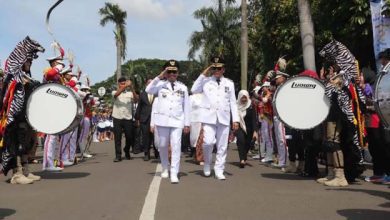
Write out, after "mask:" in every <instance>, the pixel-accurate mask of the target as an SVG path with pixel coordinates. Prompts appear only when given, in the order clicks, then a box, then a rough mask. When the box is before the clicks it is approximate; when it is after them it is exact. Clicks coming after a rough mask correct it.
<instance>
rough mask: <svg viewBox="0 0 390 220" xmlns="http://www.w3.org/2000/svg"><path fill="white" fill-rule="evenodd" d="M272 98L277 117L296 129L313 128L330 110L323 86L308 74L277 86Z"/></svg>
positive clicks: (322, 120)
mask: <svg viewBox="0 0 390 220" xmlns="http://www.w3.org/2000/svg"><path fill="white" fill-rule="evenodd" d="M273 100H274V101H273V105H274V109H275V114H276V115H277V117H278V118H279V119H280V120H281V121H282V122H283V123H284V124H285V125H286V126H288V127H290V128H293V129H297V130H310V129H313V128H315V127H316V126H317V125H319V124H321V123H322V122H324V121H325V120H326V118H327V117H328V114H329V110H330V101H329V99H328V97H327V96H326V95H325V86H324V85H323V84H322V83H321V82H320V81H319V80H317V79H314V78H312V77H309V76H296V77H292V78H290V79H288V80H287V81H286V82H285V83H284V84H283V85H281V86H279V87H278V89H277V90H276V92H275V95H274V99H273Z"/></svg>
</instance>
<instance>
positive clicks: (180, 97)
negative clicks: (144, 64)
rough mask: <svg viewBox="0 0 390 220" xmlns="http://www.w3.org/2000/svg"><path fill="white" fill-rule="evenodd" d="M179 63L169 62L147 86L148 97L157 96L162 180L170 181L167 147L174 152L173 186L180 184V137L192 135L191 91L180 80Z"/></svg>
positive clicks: (172, 162) (157, 122) (156, 126)
mask: <svg viewBox="0 0 390 220" xmlns="http://www.w3.org/2000/svg"><path fill="white" fill-rule="evenodd" d="M178 73H179V64H178V63H177V61H175V60H170V61H168V62H167V63H166V64H165V65H164V71H163V72H161V74H160V75H159V76H158V77H156V78H155V79H153V80H152V82H151V83H150V84H149V85H148V86H147V87H146V89H145V91H146V92H147V93H148V94H152V95H157V96H158V104H157V107H156V108H155V109H154V110H153V114H154V115H153V116H152V118H153V123H154V126H155V129H156V131H157V133H158V136H159V137H158V139H159V143H158V147H159V149H160V158H161V165H162V167H163V172H162V174H161V177H162V178H168V165H169V159H168V146H169V145H170V146H171V149H172V161H171V183H178V182H179V179H178V176H177V174H178V173H179V168H180V155H181V137H182V133H183V129H184V133H189V132H190V127H189V126H190V116H189V113H190V103H189V98H188V89H187V86H185V85H184V84H183V83H181V82H179V81H177V76H178ZM164 79H166V80H164Z"/></svg>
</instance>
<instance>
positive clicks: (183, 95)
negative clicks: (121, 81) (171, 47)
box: [145, 77, 190, 128]
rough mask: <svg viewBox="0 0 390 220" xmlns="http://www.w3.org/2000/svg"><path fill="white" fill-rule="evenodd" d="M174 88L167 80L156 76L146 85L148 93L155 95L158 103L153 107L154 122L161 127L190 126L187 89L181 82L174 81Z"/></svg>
mask: <svg viewBox="0 0 390 220" xmlns="http://www.w3.org/2000/svg"><path fill="white" fill-rule="evenodd" d="M173 84H174V89H172V86H171V83H170V82H168V81H162V80H160V78H158V77H156V78H155V79H153V80H152V82H151V83H150V84H149V85H148V86H147V87H146V89H145V91H146V92H147V93H148V94H152V95H157V97H158V103H157V104H156V107H155V109H153V111H154V112H153V118H154V124H155V125H157V126H161V127H174V128H184V126H190V102H189V98H188V89H187V86H185V85H184V84H183V83H181V82H178V81H176V82H174V83H173Z"/></svg>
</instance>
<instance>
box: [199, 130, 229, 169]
mask: <svg viewBox="0 0 390 220" xmlns="http://www.w3.org/2000/svg"><path fill="white" fill-rule="evenodd" d="M229 131H230V127H229V126H226V125H223V124H220V123H219V122H217V124H215V125H213V124H203V134H204V142H203V155H204V164H205V166H211V163H212V161H213V148H214V145H216V146H217V155H216V160H215V165H214V171H215V172H216V173H223V171H224V170H225V163H226V156H227V147H228V141H229Z"/></svg>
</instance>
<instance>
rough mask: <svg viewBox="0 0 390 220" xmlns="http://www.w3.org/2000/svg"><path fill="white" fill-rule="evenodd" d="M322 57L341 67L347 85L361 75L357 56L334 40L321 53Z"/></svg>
mask: <svg viewBox="0 0 390 220" xmlns="http://www.w3.org/2000/svg"><path fill="white" fill-rule="evenodd" d="M320 55H321V56H322V57H324V58H325V59H327V60H330V61H333V62H335V63H337V65H339V67H340V68H341V70H342V71H343V72H344V73H345V74H344V75H343V78H344V82H345V83H346V85H348V84H349V83H351V82H352V80H353V79H355V78H356V77H357V76H358V75H359V74H358V73H359V72H358V71H359V70H358V67H357V63H356V58H355V56H354V55H353V54H352V53H351V51H349V49H348V48H347V47H346V46H345V45H344V44H342V43H340V42H338V41H336V40H332V41H331V42H330V43H328V44H327V45H325V47H324V48H322V50H321V51H320Z"/></svg>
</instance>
